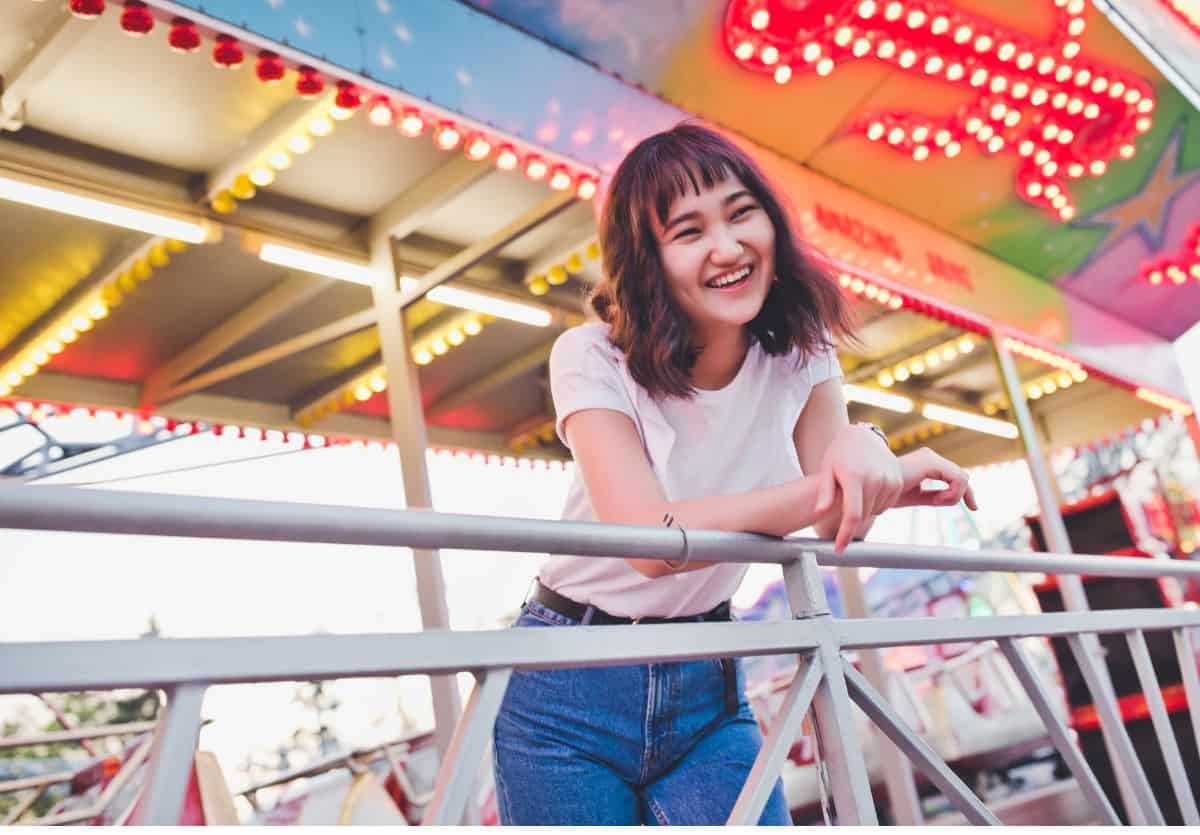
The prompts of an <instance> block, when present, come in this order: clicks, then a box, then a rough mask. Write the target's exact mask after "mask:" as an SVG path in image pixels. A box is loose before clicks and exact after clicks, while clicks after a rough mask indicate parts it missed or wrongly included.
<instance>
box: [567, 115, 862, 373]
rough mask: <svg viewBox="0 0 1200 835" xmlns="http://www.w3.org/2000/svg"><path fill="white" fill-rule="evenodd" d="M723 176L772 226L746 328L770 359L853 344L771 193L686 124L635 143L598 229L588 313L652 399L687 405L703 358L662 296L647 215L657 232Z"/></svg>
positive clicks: (754, 169)
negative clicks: (766, 277)
mask: <svg viewBox="0 0 1200 835" xmlns="http://www.w3.org/2000/svg"><path fill="white" fill-rule="evenodd" d="M729 176H734V177H737V178H738V180H740V181H741V182H742V184H743V185H744V186H745V187H746V189H747V190H748V191H749V192H750V194H751V195H753V197H754V199H755V200H756V201H757V202H758V204H759V205H760V206H761V207H762V208H763V209H764V210H765V211H766V213H767V216H768V217H769V218H770V219H771V223H772V225H773V226H774V227H775V274H776V277H777V280H776V281H773V282H772V283H771V288H770V290H769V291H768V293H767V297H766V300H765V302H764V303H763V306H762V310H761V311H759V313H758V315H757V316H756V317H755V318H754V319H753V320H751V321H750V323H749V325H748V327H749V329H750V332H751V334H752V336H753V338H754V339H756V340H757V341H758V343H759V344H760V345H761V346H762V347H763V349H764V350H765V351H766V352H767V353H768V354H771V355H781V354H787V353H788V352H790V351H791V350H793V349H799V351H800V355H801V357H802V358H803V359H804V360H807V359H808V358H810V357H812V356H813V355H814V354H816V353H818V352H820V351H822V350H825V349H827V348H829V347H831V342H832V340H833V339H834V338H836V337H839V336H851V335H852V332H853V324H852V321H851V318H850V313H849V310H848V307H847V305H846V302H845V300H844V298H843V297H842V293H841V291H840V289H839V288H838V286H837V283H836V281H834V280H833V278H832V277H831V276H830V275H828V274H827V273H826V272H825V271H823V270H822V269H820V268H818V267H817V266H816V265H815V264H814V263H813V261H812V260H811V259H810V258H809V257H808V256H807V255H806V254H805V252H804V250H803V249H802V247H801V245H800V241H799V240H798V239H797V237H796V234H795V232H794V231H793V230H792V226H791V223H790V221H789V220H788V216H787V214H786V213H785V212H784V209H783V206H782V205H781V203H780V200H779V198H778V197H777V196H776V194H775V191H774V189H773V188H772V187H771V186H770V185H769V184H768V183H767V180H766V177H764V176H763V173H762V172H761V171H760V170H759V168H758V166H757V165H756V164H755V163H754V162H753V161H752V160H751V159H750V157H749V156H747V155H746V154H745V152H743V151H742V150H741V149H740V148H738V147H737V146H736V145H734V144H733V143H732V142H731V141H729V140H728V139H726V138H725V137H723V136H721V135H720V134H718V133H716V132H715V131H713V130H710V129H708V128H705V127H702V126H700V125H697V124H692V123H686V122H685V123H683V124H680V125H677V126H676V127H674V128H673V129H671V130H669V131H665V132H663V133H659V134H655V135H654V136H651V137H648V138H647V139H644V140H642V142H641V143H639V144H638V145H637V146H636V147H635V148H634V149H633V150H632V151H630V152H629V155H628V156H626V157H625V159H624V160H623V161H622V162H621V164H620V166H618V168H617V171H616V174H615V175H614V176H613V180H612V184H611V185H610V187H609V191H608V199H607V202H606V204H605V206H604V210H603V213H602V217H601V220H600V244H601V249H602V251H603V264H604V271H605V274H606V279H605V280H604V281H603V282H601V284H600V285H599V286H598V287H597V288H596V290H595V291H594V292H593V293H592V295H591V298H590V303H591V306H592V309H593V310H594V311H595V312H596V314H597V315H598V316H599V317H600V319H601V320H603V321H604V322H606V323H607V324H608V325H609V327H610V336H609V338H610V339H611V340H612V342H613V344H614V345H616V346H617V347H618V348H620V349H621V351H622V352H623V353H624V354H625V359H626V363H627V365H628V367H629V371H630V374H631V375H632V376H633V379H634V380H635V381H637V383H638V384H639V385H640V386H642V387H643V388H644V389H646V391H647V392H649V393H650V394H651V395H652V396H654V397H665V396H672V397H691V396H692V395H693V394H694V393H695V388H694V387H693V386H692V383H691V376H690V375H691V370H692V367H693V366H694V365H695V362H696V359H697V358H698V357H699V355H700V351H701V350H702V349H703V346H702V345H697V344H695V342H694V341H693V338H692V334H691V328H690V326H689V324H688V320H687V318H686V316H685V314H684V312H683V310H682V309H680V307H679V305H678V304H676V302H675V300H674V298H673V297H672V296H671V293H670V290H669V289H668V283H667V278H666V275H665V274H664V271H663V266H662V258H661V256H660V252H659V242H658V238H657V235H656V234H655V227H654V223H653V221H652V215H651V213H652V212H653V213H654V216H656V217H657V219H658V222H659V224H665V223H666V222H667V213H668V212H669V210H670V207H671V204H672V203H673V202H674V201H675V199H676V198H678V197H680V196H682V195H683V194H684V193H685V192H686V191H687V190H688V189H691V190H692V191H693V192H695V193H696V194H699V193H700V191H701V189H702V188H705V189H707V188H711V187H713V186H714V185H716V184H717V183H720V182H723V181H724V180H725V179H727V178H728V177H729Z"/></svg>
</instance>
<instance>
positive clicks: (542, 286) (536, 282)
mask: <svg viewBox="0 0 1200 835" xmlns="http://www.w3.org/2000/svg"><path fill="white" fill-rule="evenodd" d="M528 286H529V292H530V293H533V295H535V296H544V295H546V294H547V293H549V292H550V283H549V282H548V281H547V280H546V276H544V275H535V276H534V277H533V278H531V279H529V285H528Z"/></svg>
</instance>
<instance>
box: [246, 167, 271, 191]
mask: <svg viewBox="0 0 1200 835" xmlns="http://www.w3.org/2000/svg"><path fill="white" fill-rule="evenodd" d="M250 182H252V183H253V184H254V185H256V186H262V187H266V186H269V185H271V183H273V182H275V172H274V171H272V170H271V169H270V168H267V167H266V166H265V165H260V166H258V167H257V168H255V169H254V170H253V171H251V172H250Z"/></svg>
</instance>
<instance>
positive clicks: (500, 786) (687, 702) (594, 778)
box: [494, 124, 974, 825]
mask: <svg viewBox="0 0 1200 835" xmlns="http://www.w3.org/2000/svg"><path fill="white" fill-rule="evenodd" d="M600 236H601V243H602V249H603V252H604V267H605V273H606V275H607V277H608V278H607V281H606V283H605V284H603V285H602V286H601V287H599V288H598V289H597V291H596V292H595V294H594V295H593V297H592V300H591V304H592V307H593V308H594V310H595V312H596V314H598V317H599V319H600V320H601V321H600V322H599V323H592V324H585V325H582V326H580V327H576V328H572V329H571V330H569V331H567V332H566V333H564V334H563V335H562V336H561V337H560V338H559V340H558V342H557V343H556V344H555V346H554V350H553V352H552V354H551V357H550V380H551V389H552V392H553V397H554V405H555V409H556V412H557V415H558V433H559V436H560V437H561V438H562V440H563V442H564V443H565V444H566V445H567V446H568V447H569V448H570V449H571V452H572V454H573V455H574V458H575V462H576V478H575V483H574V484H573V485H572V487H571V490H570V493H569V494H568V498H567V504H566V509H565V511H564V514H563V515H564V518H567V519H579V520H596V521H601V522H615V523H623V524H631V525H662V524H664V523H665V524H673V525H676V526H679V527H682V528H684V529H691V528H696V529H715V530H726V531H750V532H754V533H760V534H769V535H774V536H784V535H786V534H789V533H792V532H795V531H798V530H800V529H802V528H807V527H809V526H813V527H814V528H815V530H816V531H817V533H818V535H820V536H822V537H834V538H835V542H836V547H837V548H838V549H839V550H840V549H842V548H844V547H845V546H846V544H847V543H848V542H849V541H850V540H851V539H853V538H855V537H857V536H862V535H863V534H865V532H866V530H867V529H868V528H869V527H870V525H871V522H872V520H873V518H874V517H875V516H876V515H877V514H879V513H882V512H883V511H885V510H887V509H888V508H891V507H899V506H904V505H914V504H933V505H951V504H955V503H957V502H958V501H959V500H961V499H964V498H965V499H966V502H967V504H968V506H970V507H972V508H974V498H973V497H972V495H971V492H970V489H969V487H968V486H967V478H966V475H965V473H964V472H963V471H962V470H961V469H959V468H958V467H956V466H955V465H954V464H952V463H950V462H949V461H946V460H945V459H943V458H941V457H939V456H938V455H936V454H934V453H933V452H931V451H929V450H921V451H919V452H915V453H912V454H910V455H906V456H903V457H900V458H897V457H896V456H894V455H893V454H892V452H891V451H890V450H889V448H888V445H887V443H886V441H885V440H884V439H883V438H882V437H881V434H882V433H879V432H878V430H877V429H875V428H874V427H870V426H868V425H851V424H850V422H849V420H848V418H847V414H846V405H845V402H844V400H843V398H842V393H841V385H840V383H839V381H838V379H837V378H838V377H840V376H841V370H840V369H839V367H838V362H837V355H836V354H835V353H834V350H833V346H832V340H833V338H834V337H836V336H839V335H844V334H848V333H849V330H850V322H849V318H848V313H847V309H846V306H845V303H844V302H843V300H842V296H841V293H840V291H839V289H838V288H837V285H836V283H835V282H833V281H832V280H831V279H830V278H829V277H828V276H826V275H825V274H824V273H822V272H821V271H820V270H819V269H817V268H816V267H815V266H814V265H813V264H812V263H811V262H810V261H809V260H808V259H807V258H806V257H805V255H804V253H803V251H802V250H801V248H800V245H799V242H798V241H797V240H796V237H795V235H794V233H793V231H792V228H791V225H790V223H789V221H788V218H787V216H786V215H785V213H784V210H783V208H782V206H781V204H780V201H779V199H778V198H777V197H776V196H775V194H774V192H773V191H772V189H771V187H770V185H769V184H768V183H767V181H766V180H765V179H764V177H763V175H762V173H761V172H760V171H759V170H758V168H757V166H756V165H755V164H754V163H753V162H752V161H751V160H750V159H749V157H747V156H746V155H745V154H744V153H743V152H742V151H741V150H739V149H738V148H737V147H736V146H735V145H733V144H732V143H731V142H729V141H728V140H726V139H724V138H723V137H721V136H720V135H719V134H717V133H715V132H713V131H711V130H708V129H706V128H703V127H700V126H697V125H692V124H683V125H680V126H678V127H676V128H674V129H673V130H670V131H667V132H665V133H661V134H657V135H655V136H652V137H650V138H648V139H646V140H644V141H643V142H642V143H641V144H639V145H638V146H637V147H636V148H634V149H633V150H632V151H631V152H630V154H629V156H628V157H626V159H625V160H624V161H623V162H622V163H621V165H620V167H619V168H618V169H617V172H616V174H615V176H614V179H613V181H612V185H611V188H610V190H609V195H608V201H607V204H606V206H605V209H604V212H603V218H602V220H601V226H600ZM927 478H932V479H939V480H941V481H944V482H946V483H947V484H948V485H949V486H948V487H946V488H944V489H941V490H939V491H935V492H923V491H922V489H921V482H922V481H923V480H924V479H927ZM744 573H745V567H744V566H742V565H737V564H713V563H708V564H705V563H698V562H697V563H692V562H686V561H685V562H683V563H682V564H680V563H675V562H670V561H664V560H655V559H629V560H615V559H588V558H582V557H574V556H570V555H554V556H552V557H551V558H550V560H549V561H548V562H547V563H546V565H545V566H544V567H543V569H542V571H541V576H540V577H539V580H538V583H537V586H536V589H535V591H534V593H533V594H532V596H531V597H530V599H529V600H528V601H527V602H526V604H525V606H524V608H523V609H522V614H521V617H520V619H519V620H518V622H517V623H518V625H519V626H524V627H566V626H572V625H577V624H593V625H598V624H616V623H631V622H641V623H645V622H646V621H647V620H649V621H651V622H660V623H661V622H662V621H664V620H669V621H692V622H696V621H703V620H728V619H729V617H730V615H729V598H730V596H731V595H732V594H733V592H734V591H735V590H736V589H737V587H738V584H739V583H740V582H741V579H742V576H743V574H744ZM494 742H495V747H494V750H495V771H496V789H497V795H498V800H499V807H500V818H501V821H502V822H503V823H506V824H518V825H538V824H558V825H584V824H587V825H620V824H630V825H632V824H642V823H644V824H670V825H691V824H706V825H708V824H719V823H722V822H724V821H725V819H726V818H727V817H728V815H729V813H730V812H731V811H732V809H733V805H734V801H735V800H736V798H737V796H738V793H739V792H740V791H741V788H742V785H743V783H744V782H745V779H746V776H747V774H748V773H749V771H750V767H751V765H752V764H753V762H754V758H755V757H756V756H757V754H758V749H759V746H760V744H761V738H760V735H759V732H758V726H757V724H756V722H755V719H754V716H753V714H752V713H751V711H750V708H749V706H748V704H747V702H746V699H745V696H744V695H743V679H742V673H741V670H740V668H739V667H738V666H737V665H736V664H735V663H733V662H725V663H722V662H721V661H719V660H717V661H713V660H704V661H692V662H685V663H673V664H651V665H639V666H628V667H608V668H600V669H580V670H555V671H546V672H530V673H518V674H516V675H514V676H513V678H512V681H511V684H510V685H509V688H508V692H507V694H506V695H505V699H504V704H503V707H502V708H501V711H500V715H499V717H498V719H497V722H496V728H495V739H494ZM789 822H790V818H789V816H788V810H787V806H786V803H785V801H784V799H783V793H782V788H781V785H777V786H776V788H775V791H774V793H773V795H772V797H771V799H770V801H769V802H768V804H767V807H766V810H765V811H764V813H763V815H762V819H761V823H763V824H787V823H789Z"/></svg>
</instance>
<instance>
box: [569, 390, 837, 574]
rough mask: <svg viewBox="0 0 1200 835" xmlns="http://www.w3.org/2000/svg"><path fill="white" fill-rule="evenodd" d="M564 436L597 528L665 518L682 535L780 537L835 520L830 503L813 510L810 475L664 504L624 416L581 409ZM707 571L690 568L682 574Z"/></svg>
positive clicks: (652, 562) (655, 569) (661, 567)
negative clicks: (733, 533)
mask: <svg viewBox="0 0 1200 835" xmlns="http://www.w3.org/2000/svg"><path fill="white" fill-rule="evenodd" d="M563 431H564V433H565V434H566V436H567V440H568V442H569V443H570V447H571V451H572V453H573V455H574V456H575V465H576V466H577V467H579V470H580V473H581V474H582V476H583V483H584V485H585V486H586V487H587V491H588V496H589V497H590V498H591V501H592V508H593V509H594V510H595V512H596V518H597V519H598V520H599V521H601V522H613V523H617V524H626V525H661V524H662V523H663V517H664V516H665V515H666V514H668V513H669V514H671V515H672V516H673V517H674V518H675V524H676V525H678V526H680V527H683V528H688V529H692V528H695V529H707V530H717V531H736V532H747V533H761V534H768V535H770V536H785V535H787V534H789V533H792V532H793V531H798V530H800V529H801V528H806V527H808V526H809V525H812V524H815V523H816V522H818V521H821V520H822V519H824V518H825V517H828V518H830V519H833V520H836V518H837V515H838V513H839V512H840V509H841V508H840V506H839V503H838V502H836V501H835V502H834V505H833V507H831V508H830V509H829V510H828V511H826V512H825V514H818V513H817V512H816V510H815V508H816V503H817V487H818V484H817V479H816V478H815V477H806V478H802V479H799V480H797V481H791V482H787V483H786V484H781V485H779V486H777V487H766V488H763V489H761V490H751V491H749V492H746V493H735V494H731V495H725V496H706V497H703V498H698V499H687V500H685V501H677V502H673V501H668V500H667V498H666V497H665V496H664V495H663V490H662V486H661V485H660V484H659V483H658V479H657V478H656V477H655V475H654V471H653V470H652V469H651V468H650V463H649V462H648V461H647V460H646V454H645V452H644V451H643V449H642V442H641V440H640V439H639V437H638V433H637V429H636V428H635V427H634V425H633V421H632V420H630V419H629V417H628V416H627V415H625V414H622V413H621V412H617V411H612V410H609V409H585V410H583V411H579V412H575V413H574V414H572V415H570V416H569V417H568V418H567V420H566V422H565V424H564V427H563ZM628 562H629V564H630V565H631V566H633V567H634V568H635V569H637V570H638V571H639V572H641V573H642V574H644V575H646V576H647V577H661V576H664V575H667V574H672V573H675V572H674V571H673V570H672V569H671V568H670V567H668V566H667V565H666V563H665V562H664V561H663V560H656V559H631V560H629V561H628ZM709 565H711V563H691V562H689V563H688V564H687V565H686V566H684V567H683V569H681V570H684V571H693V570H695V569H698V568H707V567H708V566H709Z"/></svg>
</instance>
